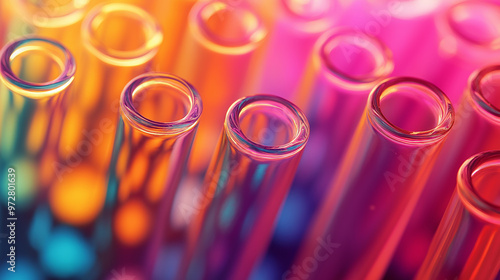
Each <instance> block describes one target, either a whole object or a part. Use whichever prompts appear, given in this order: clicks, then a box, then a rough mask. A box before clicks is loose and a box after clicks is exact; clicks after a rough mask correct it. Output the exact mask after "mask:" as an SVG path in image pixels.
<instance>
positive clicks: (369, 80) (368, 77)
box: [315, 27, 394, 89]
mask: <svg viewBox="0 0 500 280" xmlns="http://www.w3.org/2000/svg"><path fill="white" fill-rule="evenodd" d="M342 36H352V37H353V38H358V39H357V40H364V41H366V42H368V43H369V44H370V45H371V46H374V47H375V49H374V51H373V52H370V53H371V54H372V55H373V58H374V61H376V62H377V61H378V62H379V63H377V65H378V67H375V68H374V69H373V71H371V72H370V73H367V74H365V75H362V76H360V77H355V76H353V75H349V74H348V73H345V71H343V70H341V69H338V68H337V67H335V65H333V64H332V63H331V62H330V59H329V58H328V53H329V52H328V50H327V47H328V44H329V43H330V42H331V41H332V40H335V39H336V38H338V37H342ZM315 49H316V51H315V53H316V54H319V57H318V58H319V59H320V63H321V65H323V67H325V68H326V69H327V70H328V71H327V72H328V73H329V74H330V76H329V77H330V78H332V79H334V81H335V82H338V83H340V84H341V85H344V86H346V87H352V86H355V87H361V88H369V89H371V88H373V87H374V86H375V85H376V84H378V83H380V82H381V81H383V80H384V79H386V78H387V77H388V76H389V75H390V74H391V73H392V71H393V70H394V61H393V57H392V52H391V50H390V49H389V48H388V47H387V46H386V45H385V44H384V43H383V42H382V41H381V40H380V39H378V38H377V37H374V36H371V35H368V34H365V33H363V32H360V31H356V30H354V29H350V28H346V27H344V28H337V29H334V30H332V31H329V32H327V33H325V34H323V35H322V36H321V37H320V38H319V39H318V41H317V45H316V47H315ZM367 49H369V48H367Z"/></svg>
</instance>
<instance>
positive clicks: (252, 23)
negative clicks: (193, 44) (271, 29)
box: [190, 1, 266, 50]
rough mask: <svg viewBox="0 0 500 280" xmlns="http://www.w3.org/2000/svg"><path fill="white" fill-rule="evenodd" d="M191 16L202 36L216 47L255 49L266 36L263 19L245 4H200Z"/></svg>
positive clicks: (223, 2) (222, 2) (213, 2)
mask: <svg viewBox="0 0 500 280" xmlns="http://www.w3.org/2000/svg"><path fill="white" fill-rule="evenodd" d="M190 17H191V22H193V23H195V25H194V26H195V29H196V30H197V31H198V32H199V35H200V36H201V37H200V38H202V39H204V41H206V42H207V43H208V44H211V45H213V46H214V47H215V46H218V47H222V48H230V49H233V50H234V49H241V50H247V49H253V48H254V46H255V44H256V43H258V42H260V41H261V40H262V39H263V38H264V37H265V35H266V29H265V27H264V25H263V22H262V20H261V18H260V17H259V16H258V15H257V14H256V12H254V11H253V10H252V9H251V8H250V7H248V6H247V5H244V4H243V3H239V4H237V5H231V4H230V3H227V2H225V1H212V2H208V3H201V4H199V5H198V6H195V8H193V11H192V12H191V16H190Z"/></svg>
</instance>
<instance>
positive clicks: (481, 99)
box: [470, 65, 500, 122]
mask: <svg viewBox="0 0 500 280" xmlns="http://www.w3.org/2000/svg"><path fill="white" fill-rule="evenodd" d="M496 71H498V72H499V75H500V65H492V66H487V67H484V68H482V69H480V70H478V71H476V72H474V73H473V74H472V75H471V77H472V79H471V81H470V89H471V95H472V100H474V102H475V103H476V104H477V106H478V107H479V108H481V111H483V113H485V114H487V116H488V117H490V118H493V119H495V120H496V121H497V122H500V108H496V107H495V106H494V105H493V104H491V102H489V101H488V99H487V98H486V97H485V96H484V92H483V90H482V87H481V81H482V80H483V78H484V77H485V76H486V75H488V74H490V73H492V72H496ZM498 94H500V92H499V93H498Z"/></svg>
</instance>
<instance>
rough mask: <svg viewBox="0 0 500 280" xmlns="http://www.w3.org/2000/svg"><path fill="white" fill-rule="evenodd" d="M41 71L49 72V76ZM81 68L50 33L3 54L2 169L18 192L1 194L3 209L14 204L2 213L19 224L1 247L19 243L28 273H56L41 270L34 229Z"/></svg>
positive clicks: (0, 107) (28, 39) (0, 62)
mask: <svg viewBox="0 0 500 280" xmlns="http://www.w3.org/2000/svg"><path fill="white" fill-rule="evenodd" d="M35 70H40V71H43V75H39V74H40V73H35V72H36V71H35ZM75 70H76V65H75V61H74V59H73V56H72V55H71V53H70V52H69V51H68V50H67V49H66V48H65V47H64V46H62V45H61V44H59V43H57V42H54V41H51V40H49V39H45V38H40V37H24V38H21V39H18V40H15V41H12V42H10V43H8V44H7V45H6V46H5V47H4V48H3V49H2V51H1V54H0V73H1V75H0V80H1V86H0V100H1V101H0V169H1V170H2V174H4V175H5V176H7V173H8V174H11V175H9V179H13V180H9V193H10V192H12V193H13V195H9V197H13V199H9V200H8V199H7V197H6V195H7V188H6V189H5V190H6V191H5V192H4V194H2V195H1V197H2V208H3V207H5V208H4V209H9V214H7V211H1V214H2V219H4V220H7V218H9V220H10V222H11V223H14V224H15V229H12V231H13V232H15V239H11V241H10V242H9V243H8V242H7V240H6V242H2V244H1V246H2V250H4V249H5V251H7V249H8V248H11V247H10V246H15V247H16V250H14V251H15V252H14V255H15V257H14V259H15V260H17V265H18V267H19V265H22V266H23V267H24V268H25V272H26V273H27V274H30V273H32V274H34V275H52V276H54V274H51V273H50V272H51V269H52V268H54V267H48V268H47V267H45V269H44V270H41V269H42V268H41V267H40V266H42V264H43V263H44V262H43V261H41V263H42V264H38V263H37V260H38V256H39V254H42V253H41V252H40V251H38V250H37V249H39V248H35V247H36V245H34V243H36V240H34V239H33V238H31V237H32V233H30V230H29V229H30V228H31V225H32V223H35V222H36V220H37V219H36V212H37V211H36V209H37V208H38V207H39V206H40V205H46V203H47V200H48V199H49V198H48V197H49V196H50V187H51V186H52V181H50V180H49V179H50V178H52V177H53V176H52V175H53V173H54V170H53V169H52V167H53V165H54V164H55V163H56V160H57V159H56V157H55V152H56V146H57V141H58V138H59V136H60V133H61V131H60V129H61V116H62V114H63V113H62V111H63V109H64V108H63V104H62V103H61V100H62V98H63V97H64V96H65V95H66V94H67V91H68V90H69V88H70V86H71V84H72V83H73V81H74V75H75ZM8 170H9V171H8ZM37 233H41V231H37ZM43 233H46V232H43ZM35 239H36V238H35ZM12 240H13V241H12ZM16 241H17V244H16V243H15V242H16ZM31 241H34V242H33V243H31ZM47 245H48V246H49V245H50V244H47ZM51 249H54V248H51ZM51 249H50V250H51ZM55 249H56V248H55ZM56 250H57V249H56ZM10 251H11V250H9V252H10ZM16 253H17V254H16ZM5 259H7V261H10V260H11V259H10V257H9V256H7V257H5V255H4V256H2V265H1V268H2V273H0V277H2V278H5V279H7V278H8V277H11V276H10V275H9V274H7V276H5V275H3V273H4V272H7V273H12V272H10V271H8V270H7V267H6V265H7V263H6V261H5ZM15 265H16V263H14V266H15ZM25 265H26V266H25ZM56 266H57V265H56Z"/></svg>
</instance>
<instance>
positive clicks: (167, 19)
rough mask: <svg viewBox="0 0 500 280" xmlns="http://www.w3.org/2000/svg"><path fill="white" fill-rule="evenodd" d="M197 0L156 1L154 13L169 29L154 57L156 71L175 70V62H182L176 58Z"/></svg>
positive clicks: (162, 25) (164, 28)
mask: <svg viewBox="0 0 500 280" xmlns="http://www.w3.org/2000/svg"><path fill="white" fill-rule="evenodd" d="M233 1H234V0H233ZM196 2H198V0H177V1H155V5H154V11H152V14H153V15H154V16H155V17H156V18H157V19H158V20H159V23H160V25H161V27H162V29H163V30H166V31H168V32H167V33H166V35H165V36H167V35H168V39H165V40H163V42H162V43H161V45H160V48H159V50H158V54H157V55H156V58H155V59H154V64H155V66H154V69H155V71H161V72H173V71H174V70H175V68H174V67H175V64H176V63H182V61H181V62H179V61H177V60H176V57H177V56H178V54H179V53H180V52H181V44H180V43H179V42H182V37H183V35H184V34H185V33H186V32H188V30H187V26H188V18H189V12H190V11H191V9H192V8H193V6H194V4H195V3H196ZM226 2H227V1H226ZM230 2H231V1H229V2H228V3H230Z"/></svg>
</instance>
